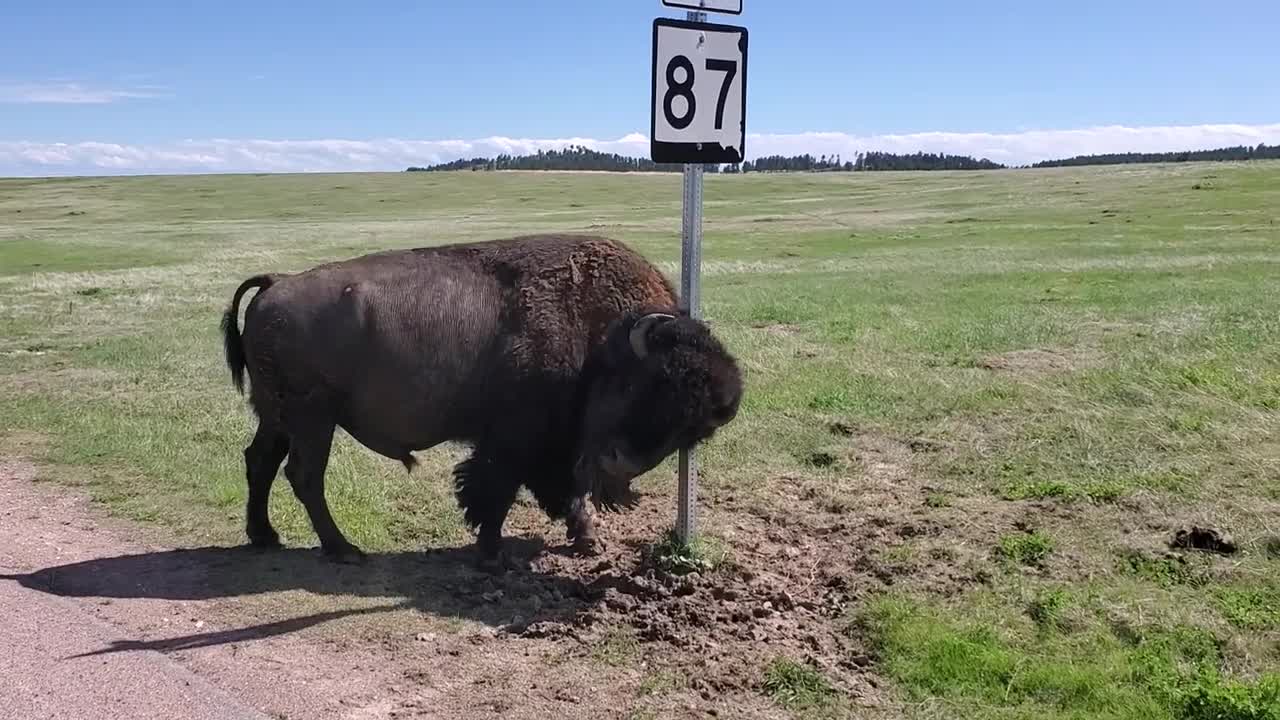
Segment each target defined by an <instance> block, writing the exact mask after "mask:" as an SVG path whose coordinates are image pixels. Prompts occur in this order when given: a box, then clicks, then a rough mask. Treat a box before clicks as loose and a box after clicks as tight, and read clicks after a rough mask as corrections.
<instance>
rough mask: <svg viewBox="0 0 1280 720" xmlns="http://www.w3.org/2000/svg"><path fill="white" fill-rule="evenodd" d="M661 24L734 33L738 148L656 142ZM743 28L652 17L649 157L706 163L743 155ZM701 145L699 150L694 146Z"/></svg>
mask: <svg viewBox="0 0 1280 720" xmlns="http://www.w3.org/2000/svg"><path fill="white" fill-rule="evenodd" d="M662 27H671V28H681V29H684V30H705V31H707V32H722V33H723V32H729V33H737V34H738V36H739V37H738V48H739V49H740V50H741V51H742V119H741V122H740V123H739V131H740V132H741V133H742V145H741V150H737V149H734V148H732V147H725V146H723V145H721V144H720V143H691V142H665V141H664V142H659V141H658V139H657V133H658V112H657V110H656V108H657V105H658V29H659V28H662ZM747 47H748V42H747V29H746V28H745V27H742V26H741V25H724V24H721V23H709V22H695V21H693V20H678V19H676V18H665V17H659V18H654V19H653V47H652V49H651V51H650V56H649V159H650V160H653V161H654V162H656V163H676V164H693V165H698V164H709V163H727V164H731V165H732V164H737V163H741V162H742V161H743V159H744V158H745V157H746V154H747ZM699 145H701V146H702V148H701V149H699V148H698V146H699Z"/></svg>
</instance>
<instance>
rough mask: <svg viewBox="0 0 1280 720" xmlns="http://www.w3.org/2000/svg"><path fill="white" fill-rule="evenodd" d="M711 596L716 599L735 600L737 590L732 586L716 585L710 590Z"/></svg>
mask: <svg viewBox="0 0 1280 720" xmlns="http://www.w3.org/2000/svg"><path fill="white" fill-rule="evenodd" d="M711 597H713V598H715V599H717V600H737V599H738V591H737V590H734V589H733V588H727V587H719V586H717V587H715V588H713V589H712V590H711Z"/></svg>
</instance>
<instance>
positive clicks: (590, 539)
mask: <svg viewBox="0 0 1280 720" xmlns="http://www.w3.org/2000/svg"><path fill="white" fill-rule="evenodd" d="M604 550H605V545H604V541H603V540H601V539H600V538H598V537H595V536H594V535H579V536H578V537H576V538H573V552H574V554H575V555H581V556H582V557H595V556H597V555H599V554H600V553H602V552H604Z"/></svg>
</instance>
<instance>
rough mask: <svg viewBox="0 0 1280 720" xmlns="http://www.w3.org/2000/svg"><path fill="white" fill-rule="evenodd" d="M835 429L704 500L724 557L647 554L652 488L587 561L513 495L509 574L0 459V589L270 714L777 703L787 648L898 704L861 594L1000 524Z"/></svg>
mask: <svg viewBox="0 0 1280 720" xmlns="http://www.w3.org/2000/svg"><path fill="white" fill-rule="evenodd" d="M833 435H835V436H836V438H837V439H838V441H837V444H838V446H837V447H835V448H834V451H835V452H838V453H842V454H843V455H844V456H845V459H846V460H848V461H849V463H848V467H847V470H848V473H842V472H841V471H835V472H834V473H832V474H827V475H815V476H813V477H805V476H787V477H782V478H777V479H776V480H775V481H773V482H771V483H770V484H769V486H770V488H771V493H770V496H769V497H767V498H764V497H760V496H757V495H751V494H747V493H742V494H740V495H738V494H734V493H732V492H730V493H720V494H717V495H714V496H707V497H705V498H704V500H703V505H702V513H703V521H702V522H703V527H704V528H705V529H706V530H707V531H709V533H710V534H711V535H712V537H713V539H714V540H715V541H717V542H718V543H719V544H720V545H721V546H723V548H724V550H725V553H724V557H723V560H722V561H721V562H719V564H717V565H715V566H714V567H698V568H689V567H679V566H672V565H670V564H667V563H664V561H663V558H662V556H661V555H660V554H659V553H656V552H655V549H654V543H655V541H656V540H658V539H660V538H661V537H662V536H663V535H664V533H665V531H666V529H667V528H668V527H669V526H670V523H671V513H672V507H671V501H670V498H669V497H668V496H667V494H665V493H663V494H661V495H651V496H646V497H644V498H643V499H642V501H641V504H640V505H639V506H638V507H637V508H636V509H635V510H633V511H631V512H629V513H627V514H622V515H604V516H602V517H601V518H600V523H601V531H602V532H601V534H602V537H603V538H604V539H605V541H606V543H607V545H606V547H605V549H604V551H603V552H602V553H601V554H599V555H598V556H595V557H581V556H577V555H574V554H572V553H570V552H569V551H568V546H567V542H566V541H565V539H564V530H563V527H562V526H559V525H553V524H551V523H549V522H547V521H546V520H545V519H544V518H542V517H541V516H540V515H539V514H538V513H537V512H535V511H533V510H532V509H531V508H528V507H525V508H520V509H519V510H518V511H517V512H514V513H513V515H512V518H511V522H510V525H509V529H508V532H509V534H510V536H511V537H512V540H511V548H512V551H513V554H514V555H515V556H517V558H518V559H519V560H520V561H522V563H523V567H522V568H521V569H518V570H513V571H511V572H508V573H506V574H505V575H501V576H494V575H490V574H487V573H484V572H481V571H479V570H477V569H475V568H474V566H473V564H472V561H473V560H474V557H473V550H472V548H471V547H470V546H463V547H459V548H445V549H441V550H428V551H422V552H414V551H406V552H398V553H381V554H374V555H372V556H371V558H370V560H369V562H368V563H366V564H364V565H360V566H342V565H335V564H332V563H329V562H327V561H325V560H323V559H322V558H321V557H320V556H319V553H318V552H317V551H316V550H315V549H313V548H291V549H286V550H282V551H276V552H257V551H253V550H250V549H247V548H244V547H217V546H203V547H199V546H197V547H178V548H175V547H173V546H172V545H171V544H170V541H169V540H166V539H165V538H163V537H162V535H161V533H160V532H159V531H146V532H140V531H138V530H137V529H135V528H134V527H133V526H132V525H127V524H125V523H123V522H116V521H113V520H110V519H106V518H103V517H102V516H101V515H99V514H98V513H97V512H96V511H95V510H94V509H93V508H91V507H90V506H89V505H87V504H86V503H85V502H84V501H82V500H81V499H79V498H78V497H76V496H73V495H70V494H67V493H66V492H65V491H59V490H55V489H54V488H53V487H44V486H41V485H38V484H34V483H33V482H32V481H31V480H32V477H33V473H34V468H33V467H32V466H31V465H30V464H27V463H22V462H16V461H6V462H5V463H3V464H0V490H2V491H3V492H0V495H3V496H4V497H5V498H6V502H5V504H4V508H5V509H4V513H5V523H4V530H3V533H0V541H2V542H3V545H4V546H5V547H7V548H9V550H8V551H7V555H5V556H3V557H4V564H5V570H4V572H5V573H7V574H9V580H5V581H11V580H16V581H18V582H21V583H23V584H24V585H26V586H28V587H33V588H37V589H40V590H42V591H44V592H50V593H55V594H58V595H61V596H65V597H71V598H76V599H78V600H79V601H80V602H81V603H82V604H83V606H84V607H85V608H86V609H87V610H88V611H89V612H93V613H94V614H96V615H98V616H100V617H103V618H105V619H107V620H109V621H110V622H112V623H114V624H116V625H117V626H118V627H119V628H120V632H121V637H120V640H119V641H117V642H115V643H113V644H112V646H110V647H106V648H103V649H102V650H101V652H104V653H111V652H161V653H165V654H167V655H169V656H170V657H172V658H174V659H176V660H178V661H179V662H181V663H182V664H183V665H185V666H186V667H188V668H189V669H191V670H193V671H195V672H197V673H199V674H201V675H202V676H204V677H206V678H208V679H210V681H211V682H213V683H214V684H216V685H218V686H220V687H223V688H224V689H227V690H229V691H231V692H233V693H234V694H236V695H237V696H238V697H241V698H243V699H245V700H246V701H248V702H250V703H251V704H253V705H255V706H257V707H259V708H260V709H262V710H263V711H264V712H267V713H274V714H275V715H276V716H277V717H286V718H312V717H323V718H329V717H333V718H400V717H414V718H435V717H442V718H443V717H459V716H466V717H479V718H490V717H492V718H498V717H520V718H524V717H528V718H535V717H536V718H542V717H545V716H547V715H548V714H550V715H553V716H556V717H566V718H579V717H581V718H597V717H708V716H711V715H712V714H718V716H719V717H736V718H785V717H789V715H788V713H787V712H786V711H785V710H784V709H783V708H781V707H780V706H778V705H777V704H775V703H774V702H773V701H771V700H770V699H769V698H767V697H766V696H765V694H764V693H763V691H762V682H763V679H764V668H765V667H766V666H767V665H768V663H769V662H771V661H773V660H774V659H776V658H778V657H787V658H789V659H792V660H795V661H798V662H803V663H806V664H809V665H810V666H812V667H815V668H817V669H819V670H820V671H821V672H822V674H823V675H824V677H826V678H827V679H828V680H829V681H830V682H831V683H832V685H833V686H835V687H837V688H838V689H839V690H841V691H842V694H843V695H844V696H845V697H846V699H847V700H848V701H849V702H850V703H851V704H852V706H854V707H855V708H858V711H859V712H861V713H871V714H881V713H887V714H889V715H894V714H895V713H896V710H895V708H894V707H893V702H892V700H891V699H890V695H889V694H888V693H887V692H886V690H885V689H884V685H883V681H882V679H881V678H880V677H879V676H877V675H876V674H875V672H874V670H873V668H872V664H871V660H870V657H869V654H868V651H867V649H866V648H864V647H862V646H861V645H860V640H859V639H858V638H857V636H856V635H855V634H853V633H851V632H849V631H848V630H847V625H848V622H849V614H848V613H849V611H850V609H851V608H853V607H854V606H855V605H857V604H859V603H861V602H862V601H864V600H866V599H867V598H869V597H870V596H871V595H872V594H874V593H877V592H881V591H884V590H886V589H888V588H890V587H894V586H900V585H905V586H909V587H912V588H919V589H924V590H928V591H930V592H939V593H942V594H944V595H949V594H952V593H955V592H958V591H959V590H960V589H962V588H964V587H966V586H968V585H971V584H973V583H984V582H987V581H988V580H989V574H988V571H987V570H986V569H985V565H984V557H983V553H985V552H986V548H989V545H988V544H987V541H986V540H985V538H986V537H988V536H992V535H994V534H995V533H996V527H995V525H996V524H998V523H1001V522H1003V523H1006V524H1007V523H1008V522H1010V519H1009V517H1008V513H1006V512H1001V513H997V515H998V517H991V518H989V520H990V523H986V522H984V523H983V527H981V528H974V527H970V526H967V525H966V520H965V516H966V513H965V511H964V509H963V508H947V509H942V510H939V509H936V508H929V507H926V506H925V504H924V503H923V502H922V498H923V497H924V495H925V493H926V488H925V487H924V486H922V485H921V484H920V483H919V482H918V481H917V480H916V479H915V476H914V473H913V471H912V462H913V457H914V456H916V455H917V454H919V453H921V452H935V451H936V450H937V448H936V447H935V446H934V445H933V444H931V443H930V442H929V441H925V440H921V441H920V442H919V443H913V442H910V441H901V440H897V439H893V438H889V437H886V436H883V435H879V434H875V433H870V432H864V431H861V430H858V429H855V428H852V427H850V426H847V425H845V426H840V427H839V428H835V426H833ZM913 444H916V445H919V447H918V448H915V447H913ZM1009 510H1010V511H1013V510H1014V508H1012V507H1010V508H1009ZM957 536H969V537H974V536H980V537H983V538H984V540H983V541H980V542H974V543H968V542H965V541H962V540H958V537H957ZM906 545H910V546H911V548H910V549H911V552H910V553H905V552H900V553H895V552H894V551H895V549H901V548H902V547H903V546H906Z"/></svg>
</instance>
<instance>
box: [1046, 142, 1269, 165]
mask: <svg viewBox="0 0 1280 720" xmlns="http://www.w3.org/2000/svg"><path fill="white" fill-rule="evenodd" d="M1276 159H1280V145H1271V146H1269V147H1268V146H1266V145H1263V144H1261V143H1259V144H1258V146H1257V147H1249V146H1248V145H1236V146H1233V147H1225V148H1218V149H1216V150H1184V151H1180V152H1164V153H1136V152H1135V153H1107V154H1104V155H1077V156H1075V157H1071V158H1066V159H1064V160H1045V161H1042V162H1038V163H1034V164H1033V165H1032V166H1031V167H1036V168H1046V167H1071V166H1078V165H1128V164H1133V163H1168V162H1197V161H1201V162H1203V161H1217V162H1223V161H1235V160H1276Z"/></svg>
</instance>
